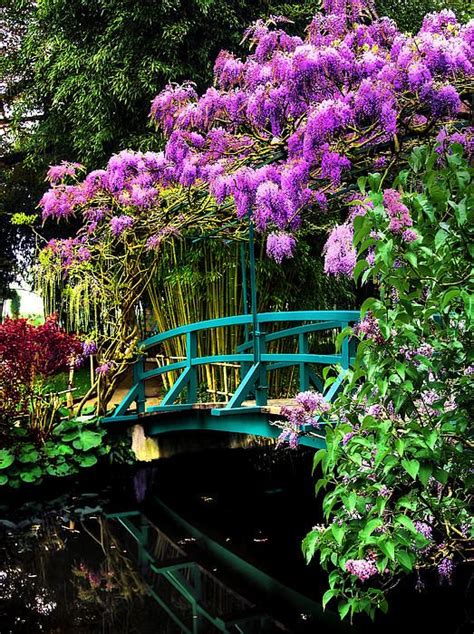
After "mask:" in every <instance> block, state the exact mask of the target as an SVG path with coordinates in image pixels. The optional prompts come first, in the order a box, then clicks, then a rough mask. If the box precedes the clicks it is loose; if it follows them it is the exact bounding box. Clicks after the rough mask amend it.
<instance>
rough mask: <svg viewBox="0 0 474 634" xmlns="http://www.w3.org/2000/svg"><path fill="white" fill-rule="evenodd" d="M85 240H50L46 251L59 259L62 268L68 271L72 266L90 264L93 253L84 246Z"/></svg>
mask: <svg viewBox="0 0 474 634" xmlns="http://www.w3.org/2000/svg"><path fill="white" fill-rule="evenodd" d="M84 241H85V238H84V237H82V238H65V239H64V240H54V239H53V240H50V241H49V242H48V244H47V245H46V250H47V251H50V252H51V253H52V254H53V255H54V256H56V257H58V259H59V262H60V264H61V267H62V268H63V269H64V270H65V271H67V270H68V269H69V268H70V267H71V266H73V265H77V264H81V263H83V262H88V261H89V260H90V259H91V252H90V250H89V248H88V247H87V246H85V244H84Z"/></svg>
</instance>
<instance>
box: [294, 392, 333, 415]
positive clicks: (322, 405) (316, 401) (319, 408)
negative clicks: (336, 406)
mask: <svg viewBox="0 0 474 634" xmlns="http://www.w3.org/2000/svg"><path fill="white" fill-rule="evenodd" d="M295 400H296V402H297V403H298V405H301V407H302V408H303V409H304V411H305V412H307V413H308V414H311V415H312V416H314V415H315V414H316V413H318V414H322V413H325V412H328V411H329V409H330V405H329V403H328V402H327V401H326V399H325V398H324V396H323V395H322V394H320V393H319V392H313V391H312V390H307V391H306V392H299V394H297V395H296V398H295Z"/></svg>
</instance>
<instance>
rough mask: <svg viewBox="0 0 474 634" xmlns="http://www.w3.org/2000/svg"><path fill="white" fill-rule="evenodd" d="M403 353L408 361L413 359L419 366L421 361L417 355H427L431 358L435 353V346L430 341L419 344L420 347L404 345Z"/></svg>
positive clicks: (414, 363)
mask: <svg viewBox="0 0 474 634" xmlns="http://www.w3.org/2000/svg"><path fill="white" fill-rule="evenodd" d="M400 352H401V354H402V355H403V356H404V357H405V359H406V360H407V361H413V365H415V366H419V365H420V361H419V360H418V359H416V358H415V357H416V356H418V355H419V356H422V357H426V358H427V359H431V357H432V356H433V354H434V348H433V346H432V345H430V344H429V343H426V342H424V343H422V344H421V345H419V346H418V348H408V347H406V346H403V347H401V348H400Z"/></svg>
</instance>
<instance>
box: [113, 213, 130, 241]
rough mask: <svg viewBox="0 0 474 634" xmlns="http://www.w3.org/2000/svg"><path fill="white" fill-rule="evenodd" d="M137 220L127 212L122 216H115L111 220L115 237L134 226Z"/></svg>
mask: <svg viewBox="0 0 474 634" xmlns="http://www.w3.org/2000/svg"><path fill="white" fill-rule="evenodd" d="M134 222H135V220H134V219H133V218H132V217H131V216H127V215H125V214H123V215H121V216H114V217H113V218H111V220H110V230H111V232H112V233H113V235H114V236H115V237H118V236H120V235H122V233H123V232H124V231H125V230H126V229H130V227H132V226H133V224H134Z"/></svg>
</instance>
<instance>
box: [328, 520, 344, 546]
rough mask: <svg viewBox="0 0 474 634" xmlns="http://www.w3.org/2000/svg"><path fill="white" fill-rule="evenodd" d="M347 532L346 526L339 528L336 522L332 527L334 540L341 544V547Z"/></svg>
mask: <svg viewBox="0 0 474 634" xmlns="http://www.w3.org/2000/svg"><path fill="white" fill-rule="evenodd" d="M345 532H346V527H345V525H344V524H342V525H341V526H339V524H338V523H337V522H334V524H332V525H331V533H332V534H333V535H334V539H335V540H336V542H337V543H338V544H339V546H340V545H341V544H342V541H343V539H344V534H345Z"/></svg>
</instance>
